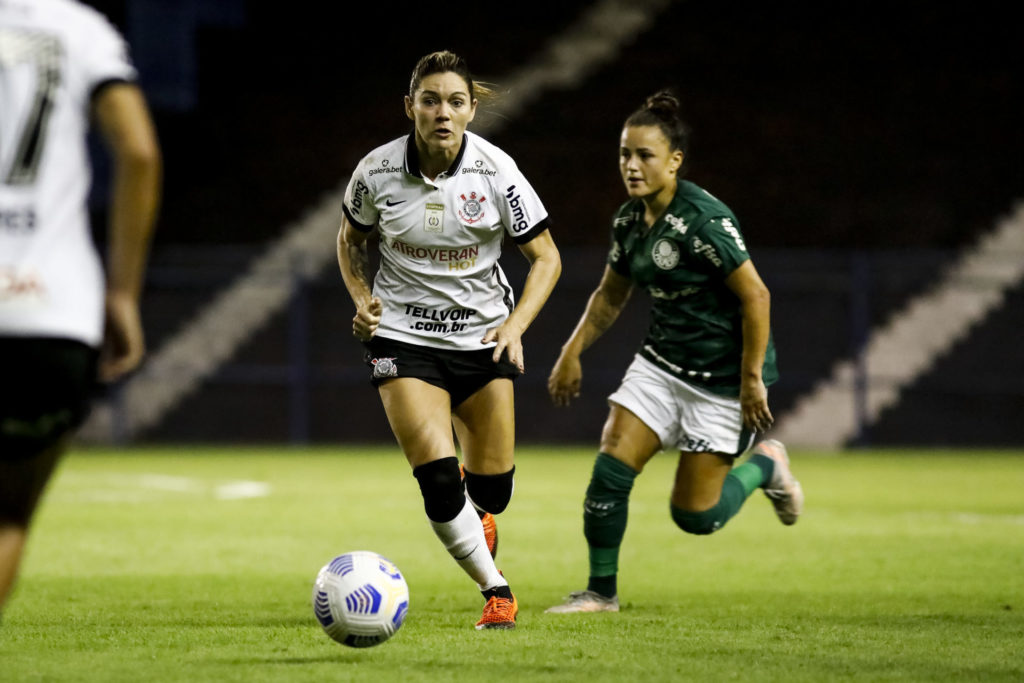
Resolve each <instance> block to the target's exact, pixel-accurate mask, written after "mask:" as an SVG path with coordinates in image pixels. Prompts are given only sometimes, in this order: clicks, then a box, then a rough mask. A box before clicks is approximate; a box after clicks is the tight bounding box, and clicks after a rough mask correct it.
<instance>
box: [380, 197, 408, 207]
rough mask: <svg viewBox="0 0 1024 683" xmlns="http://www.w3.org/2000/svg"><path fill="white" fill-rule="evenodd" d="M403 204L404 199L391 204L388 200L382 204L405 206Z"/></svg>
mask: <svg viewBox="0 0 1024 683" xmlns="http://www.w3.org/2000/svg"><path fill="white" fill-rule="evenodd" d="M405 202H406V200H405V199H399V200H398V201H397V202H393V201H391V200H390V199H388V200H387V201H385V202H384V203H385V204H387V205H388V206H398V205H399V204H405Z"/></svg>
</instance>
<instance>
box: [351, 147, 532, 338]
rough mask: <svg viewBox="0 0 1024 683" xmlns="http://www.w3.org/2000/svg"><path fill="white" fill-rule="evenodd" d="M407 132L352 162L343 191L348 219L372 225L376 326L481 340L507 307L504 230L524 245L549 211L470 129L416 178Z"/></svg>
mask: <svg viewBox="0 0 1024 683" xmlns="http://www.w3.org/2000/svg"><path fill="white" fill-rule="evenodd" d="M412 135H413V134H410V135H409V136H407V137H402V138H398V139H397V140H392V141H391V142H389V143H387V144H386V145H383V146H381V147H378V148H377V149H375V150H373V151H372V152H370V153H369V154H367V155H366V156H365V157H363V159H362V161H360V162H359V165H358V166H357V167H356V170H355V172H354V173H353V174H352V179H351V180H350V181H349V185H348V188H347V189H346V191H345V202H344V211H345V215H346V216H347V217H348V219H349V221H350V222H351V223H352V225H353V226H354V227H355V228H357V229H360V230H363V231H369V230H372V229H373V228H374V226H376V227H377V229H378V231H379V232H380V254H381V262H380V269H379V270H378V271H377V275H376V277H375V278H374V282H373V293H374V295H375V296H378V297H380V299H381V301H382V302H383V309H384V310H383V315H382V317H381V323H380V326H379V327H378V328H377V334H378V335H380V336H381V337H386V338H388V339H395V340H398V341H404V342H410V343H413V344H420V345H425V346H432V347H437V348H446V349H460V350H477V349H481V348H485V347H484V346H483V345H482V344H481V343H480V339H481V338H482V337H483V336H484V333H485V332H486V331H487V330H488V329H490V328H492V327H497V326H498V325H500V324H501V323H502V322H503V321H504V320H505V318H507V317H508V315H509V313H510V312H511V311H512V307H513V305H514V299H513V296H512V288H511V287H510V286H509V284H508V280H507V279H506V278H505V274H504V273H503V272H502V270H501V267H500V266H499V264H498V257H499V256H500V255H501V243H502V240H503V239H504V237H505V235H506V234H508V235H509V236H510V237H511V238H512V239H513V240H514V241H515V242H516V243H517V244H525V243H526V242H529V241H530V240H531V239H533V238H534V237H536V236H537V235H538V234H540V233H541V232H543V231H544V230H545V229H546V228H547V225H548V219H547V215H548V214H547V211H546V210H545V209H544V205H543V204H541V201H540V199H539V198H538V197H537V194H536V192H534V190H533V188H532V187H531V186H530V184H529V183H528V182H527V181H526V178H525V177H523V174H522V173H521V172H520V171H519V168H518V167H517V166H516V164H515V162H514V161H513V160H512V158H511V157H509V155H507V154H505V152H503V151H501V150H500V149H498V148H497V147H495V146H494V145H492V144H491V143H489V142H487V141H486V140H484V139H483V138H481V137H480V136H478V135H475V134H473V133H466V134H465V136H464V137H463V139H462V147H461V149H460V150H459V156H458V157H457V158H456V159H455V161H454V162H453V163H452V166H451V167H450V168H449V169H448V170H447V171H446V172H444V173H441V174H440V175H438V176H437V177H436V178H435V179H434V180H428V179H426V178H424V177H423V176H422V174H421V173H420V167H419V155H418V152H417V150H416V144H415V141H414V140H413V137H412Z"/></svg>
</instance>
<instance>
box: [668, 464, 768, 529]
mask: <svg viewBox="0 0 1024 683" xmlns="http://www.w3.org/2000/svg"><path fill="white" fill-rule="evenodd" d="M773 467H774V462H773V461H772V459H771V458H768V457H766V456H763V455H754V456H753V457H752V458H751V459H750V461H748V462H745V463H743V464H742V465H740V466H738V467H735V468H733V470H732V472H730V473H729V474H728V475H727V476H726V477H725V481H724V482H723V483H722V494H721V496H720V497H719V499H718V502H717V503H715V505H714V506H712V507H711V508H710V509H708V510H699V511H692V510H683V509H681V508H677V507H676V506H675V505H670V510H671V512H672V519H673V520H674V521H675V523H676V524H677V525H678V526H679V528H680V529H682V530H683V531H685V532H687V533H690V534H699V535H705V534H712V533H714V532H716V531H718V530H719V529H721V528H722V527H723V526H725V523H726V522H728V521H729V520H730V519H732V518H733V516H735V515H736V513H737V512H739V511H740V508H741V507H743V503H745V502H746V500H747V498H749V497H750V494H751V493H753V492H754V491H756V490H757V488H758V487H760V486H764V485H765V483H766V482H767V481H768V480H769V479H771V476H772V468H773Z"/></svg>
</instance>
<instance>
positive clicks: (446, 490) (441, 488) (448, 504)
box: [412, 457, 466, 524]
mask: <svg viewBox="0 0 1024 683" xmlns="http://www.w3.org/2000/svg"><path fill="white" fill-rule="evenodd" d="M412 474H413V476H414V477H416V481H418V482H419V485H420V493H422V494H423V507H424V509H425V510H426V512H427V517H428V518H429V519H430V521H432V522H438V523H442V524H443V523H444V522H450V521H452V520H453V519H455V517H456V516H457V515H458V514H459V512H461V511H462V508H463V507H464V506H465V505H466V493H465V489H464V488H463V486H462V474H461V472H459V460H458V458H455V457H451V458H441V459H440V460H434V461H433V462H428V463H426V464H425V465H420V466H419V467H416V468H415V469H413V471H412Z"/></svg>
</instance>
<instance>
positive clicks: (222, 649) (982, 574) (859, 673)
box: [0, 447, 1024, 683]
mask: <svg viewBox="0 0 1024 683" xmlns="http://www.w3.org/2000/svg"><path fill="white" fill-rule="evenodd" d="M593 455H594V453H593V450H592V449H589V448H581V449H568V448H557V449H556V448H552V449H541V448H522V449H521V450H520V452H519V453H518V455H517V480H516V492H515V497H514V498H513V501H512V505H511V506H510V508H509V510H508V511H507V512H506V513H505V514H503V515H501V516H500V517H499V529H500V537H501V544H500V553H499V556H498V559H499V566H500V567H501V568H502V569H503V570H504V572H505V575H506V576H507V577H508V578H509V580H510V582H511V583H512V586H513V588H514V589H515V591H516V593H517V595H518V597H519V600H520V605H521V611H520V617H519V627H518V628H517V629H516V630H515V631H509V632H477V631H475V630H474V629H473V623H474V622H475V621H476V619H477V618H479V614H480V609H481V607H482V603H483V601H482V599H481V598H480V595H479V593H477V592H476V589H475V586H474V585H473V584H472V583H471V582H470V580H469V579H468V578H467V577H466V576H465V575H463V574H462V573H461V571H460V570H459V569H458V567H457V566H456V565H455V563H454V561H453V560H451V559H450V558H449V557H448V555H447V554H446V553H445V551H444V549H443V548H442V547H441V545H440V543H438V542H437V540H436V539H435V538H434V537H433V534H432V533H431V531H430V528H429V526H428V524H427V521H426V518H425V516H424V515H423V511H422V505H421V502H420V496H419V490H418V488H417V486H416V482H415V480H414V479H413V478H412V476H411V474H410V473H409V471H408V467H407V465H406V464H405V461H404V459H403V458H402V457H401V455H400V454H399V453H398V451H397V449H395V448H362V449H360V448H351V447H348V448H338V449H326V448H325V449H295V450H289V449H246V448H237V449H198V450H196V449H189V450H181V451H178V450H173V449H145V450H143V449H131V450H125V451H121V452H109V451H89V452H76V453H74V454H72V455H71V456H70V457H68V458H67V459H66V460H65V461H64V463H63V465H62V466H61V469H60V470H59V472H58V474H57V476H56V477H55V479H54V481H53V483H52V485H51V487H50V489H49V491H48V493H47V497H46V499H45V501H44V503H43V506H42V508H41V509H40V513H39V516H38V518H37V522H36V525H35V528H34V531H33V536H32V537H31V541H30V545H29V548H28V556H27V557H26V561H25V564H24V566H23V571H22V576H21V580H20V582H19V584H18V589H17V590H16V592H15V594H14V596H13V599H12V601H11V602H10V604H9V606H8V609H7V611H6V613H5V614H4V620H3V622H2V624H0V681H3V682H4V683H7V682H10V681H104V682H108V681H345V680H367V681H369V680H380V681H452V680H456V681H462V680H465V681H470V680H482V681H486V680H524V681H525V680H529V681H580V680H586V681H636V680H644V681H680V680H696V681H719V680H740V681H759V680H766V681H767V680H773V681H794V680H795V681H823V680H862V681H894V680H899V681H949V680H979V681H1022V680H1024V656H1022V655H1024V467H1022V465H1024V453H1019V452H1017V453H1013V452H962V451H961V452H945V451H943V452H925V453H911V452H891V451H884V452H883V451H876V452H866V453H855V454H843V455H839V456H835V455H828V454H819V453H806V452H800V451H797V452H795V453H793V463H794V465H793V466H794V472H795V473H796V475H797V476H798V477H799V478H800V480H801V481H802V483H803V485H804V490H805V491H806V493H807V504H806V512H805V515H804V517H803V518H801V520H800V522H799V523H798V524H797V525H796V526H794V527H792V528H787V527H783V526H782V525H781V524H779V523H778V521H777V520H776V519H775V516H774V514H773V513H772V510H771V506H770V505H769V503H768V502H767V500H765V498H764V497H763V496H762V495H761V494H760V493H755V495H754V496H753V497H752V498H751V499H750V500H749V501H748V503H747V505H746V506H745V507H744V509H743V511H742V512H741V513H740V515H739V516H738V517H736V518H734V519H733V520H732V521H731V522H730V523H729V524H728V525H727V526H726V527H725V528H724V529H723V530H721V531H719V532H718V533H716V534H714V535H712V536H709V537H695V536H688V535H686V534H683V533H682V532H681V531H679V530H678V529H677V528H676V527H675V526H674V525H673V524H672V521H671V519H670V517H669V515H668V502H667V497H668V490H669V482H670V480H671V476H672V471H673V469H674V466H675V462H674V460H675V459H674V457H672V456H670V455H667V454H663V455H661V456H659V457H658V458H656V459H655V460H654V461H653V462H652V463H651V465H650V466H649V467H648V469H647V471H646V472H645V473H644V474H643V475H642V476H641V477H640V478H639V479H638V480H637V484H636V488H635V490H634V494H633V498H632V504H631V507H630V520H629V529H628V531H627V534H626V541H625V544H624V546H623V561H622V567H621V574H620V579H619V590H620V599H621V600H622V604H623V609H622V612H620V613H619V614H599V615H548V614H544V608H546V607H548V606H549V605H552V604H554V603H556V602H559V601H560V600H561V598H562V596H564V595H565V594H566V593H568V592H569V591H570V590H573V589H579V588H582V587H583V586H584V583H585V580H586V574H587V565H586V548H585V544H584V541H583V538H582V522H581V509H582V505H581V503H582V496H583V491H584V488H585V486H586V482H587V480H588V477H589V473H590V468H591V464H592V461H593ZM358 549H371V550H376V551H378V552H380V553H382V554H384V555H386V556H388V557H389V558H390V559H391V560H393V561H394V562H395V563H396V564H397V565H398V566H399V567H400V568H401V569H402V570H403V572H404V573H405V575H406V579H407V581H408V583H409V587H410V591H411V608H410V613H409V617H408V619H407V620H406V622H405V625H404V626H403V627H402V629H401V630H400V631H399V632H398V634H397V635H396V636H395V637H394V638H393V639H392V640H391V641H390V642H388V643H385V644H384V645H382V646H379V647H376V648H370V649H366V650H353V649H349V648H345V647H343V646H341V645H338V644H336V643H334V642H333V641H331V640H329V639H328V638H327V636H326V635H324V634H323V632H322V631H321V630H320V627H319V625H318V624H317V622H316V621H315V620H314V618H313V613H312V609H311V606H310V590H311V586H312V581H313V578H314V576H315V575H316V572H317V571H318V570H319V568H320V567H321V566H322V565H323V564H324V563H325V562H327V561H328V560H329V559H330V558H332V557H333V556H335V555H337V554H339V553H341V552H344V551H348V550H358Z"/></svg>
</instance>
